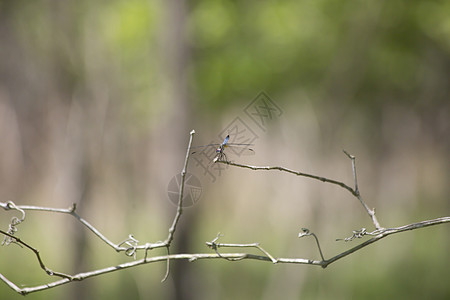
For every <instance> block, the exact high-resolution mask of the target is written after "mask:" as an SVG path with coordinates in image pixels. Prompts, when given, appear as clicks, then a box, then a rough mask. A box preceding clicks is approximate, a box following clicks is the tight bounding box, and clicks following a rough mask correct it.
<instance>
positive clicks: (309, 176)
mask: <svg viewBox="0 0 450 300" xmlns="http://www.w3.org/2000/svg"><path fill="white" fill-rule="evenodd" d="M217 163H222V164H226V165H230V166H235V167H239V168H244V169H250V170H254V171H261V170H264V171H270V170H278V171H282V172H287V173H291V174H294V175H297V176H303V177H308V178H312V179H315V180H319V181H322V182H327V183H331V184H335V185H338V186H340V187H342V188H344V189H346V190H347V191H349V192H350V193H351V194H352V195H353V196H356V192H355V191H354V190H353V188H351V187H349V186H348V185H346V184H345V183H343V182H340V181H337V180H333V179H329V178H325V177H322V176H317V175H313V174H308V173H303V172H299V171H294V170H291V169H288V168H283V167H278V166H271V167H270V166H262V167H261V166H250V165H244V164H238V163H235V162H231V161H225V160H218V161H217Z"/></svg>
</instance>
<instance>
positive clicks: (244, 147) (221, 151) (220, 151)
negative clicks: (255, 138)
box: [192, 135, 255, 162]
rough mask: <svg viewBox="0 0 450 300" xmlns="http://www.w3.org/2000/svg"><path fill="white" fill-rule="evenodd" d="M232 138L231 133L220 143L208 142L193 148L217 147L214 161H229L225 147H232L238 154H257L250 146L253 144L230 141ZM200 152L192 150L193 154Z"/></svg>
mask: <svg viewBox="0 0 450 300" xmlns="http://www.w3.org/2000/svg"><path fill="white" fill-rule="evenodd" d="M229 140H230V135H227V136H226V137H225V139H224V140H223V142H222V143H220V144H208V145H203V146H195V147H192V148H208V147H215V149H216V154H215V157H214V159H213V162H216V161H218V160H220V161H228V159H227V155H226V154H225V148H230V149H231V150H232V151H233V152H234V153H236V154H237V155H239V156H240V155H253V154H255V151H254V150H253V149H252V148H250V146H253V144H239V143H228V141H229ZM195 153H198V151H194V152H192V154H195Z"/></svg>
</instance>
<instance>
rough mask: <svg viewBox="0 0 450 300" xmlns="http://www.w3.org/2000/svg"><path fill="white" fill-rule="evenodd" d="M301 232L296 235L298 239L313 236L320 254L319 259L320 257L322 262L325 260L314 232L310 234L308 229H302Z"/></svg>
mask: <svg viewBox="0 0 450 300" xmlns="http://www.w3.org/2000/svg"><path fill="white" fill-rule="evenodd" d="M302 231H303V232H300V233H299V234H298V237H299V238H301V237H304V236H310V235H311V236H313V237H314V238H315V239H316V243H317V248H319V253H320V257H322V260H325V258H324V257H323V253H322V249H321V248H320V244H319V239H318V238H317V236H316V234H315V233H314V232H310V231H309V229H308V228H302Z"/></svg>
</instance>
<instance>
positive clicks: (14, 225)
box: [2, 201, 25, 247]
mask: <svg viewBox="0 0 450 300" xmlns="http://www.w3.org/2000/svg"><path fill="white" fill-rule="evenodd" d="M8 208H9V209H13V210H17V211H19V212H21V213H22V218H20V219H19V218H18V217H12V218H11V222H10V223H9V225H8V231H7V232H8V233H9V234H10V235H14V234H15V233H16V232H17V230H18V229H17V225H19V224H20V223H22V222H23V221H24V220H25V211H24V210H23V209H20V208H18V207H17V206H16V205H15V204H14V202H12V201H9V202H8ZM9 244H16V245H19V246H21V245H20V244H18V243H17V242H16V239H14V238H12V237H10V236H5V237H4V238H3V241H2V246H4V245H6V246H8V245H9ZM21 247H22V246H21Z"/></svg>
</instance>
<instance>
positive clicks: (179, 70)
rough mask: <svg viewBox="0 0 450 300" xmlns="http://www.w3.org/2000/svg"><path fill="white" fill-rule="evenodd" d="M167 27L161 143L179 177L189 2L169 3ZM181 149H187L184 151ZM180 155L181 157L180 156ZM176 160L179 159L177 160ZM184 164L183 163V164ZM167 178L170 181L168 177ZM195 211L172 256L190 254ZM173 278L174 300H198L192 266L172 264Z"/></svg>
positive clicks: (185, 129)
mask: <svg viewBox="0 0 450 300" xmlns="http://www.w3.org/2000/svg"><path fill="white" fill-rule="evenodd" d="M165 9H166V26H164V27H165V28H164V29H163V36H164V53H163V57H164V58H165V59H164V63H165V64H164V65H163V66H162V69H163V70H164V72H165V76H167V81H166V82H167V83H168V86H167V89H166V90H165V91H164V92H166V93H167V95H165V96H167V97H168V100H169V103H171V104H172V105H171V106H172V109H170V110H169V111H170V114H171V115H170V117H168V118H167V119H166V120H165V121H166V122H168V123H167V124H166V126H164V128H163V130H160V132H161V134H160V137H159V138H158V139H157V140H158V141H164V143H165V147H164V149H166V151H169V152H170V155H165V157H166V158H167V160H166V161H164V168H167V169H168V170H175V172H173V174H172V176H173V175H176V174H178V173H179V172H180V171H181V168H182V166H183V165H182V162H183V161H184V151H185V149H186V145H187V144H186V142H187V141H188V136H189V131H190V130H191V129H192V128H189V126H188V124H190V123H191V122H190V120H189V116H190V115H191V112H190V109H191V106H190V96H189V92H188V73H187V70H188V65H189V60H190V51H189V50H190V49H189V46H188V43H187V40H186V36H187V34H186V28H187V14H188V1H186V0H170V1H166V7H165ZM180 149H183V150H182V151H180ZM180 153H183V154H181V156H180ZM174 158H176V159H174ZM180 162H181V163H180ZM166 178H167V177H166ZM161 186H167V183H166V182H161V184H160V187H161ZM174 213H175V210H174V209H173V206H172V207H170V208H169V211H168V216H169V220H170V219H171V218H173V216H174ZM194 213H195V211H194V210H192V211H189V210H185V211H184V214H183V216H182V218H181V220H180V224H179V226H178V227H177V231H176V233H175V237H174V241H173V246H172V247H171V252H172V253H186V252H189V251H190V250H191V246H190V241H191V236H192V234H193V231H192V226H191V224H192V220H193V218H194V215H193V214H194ZM170 274H171V277H172V279H173V281H174V286H175V291H174V294H173V298H174V299H194V294H193V292H194V291H193V289H192V286H191V285H190V284H189V282H190V278H192V276H193V275H192V270H191V264H189V263H188V262H185V261H173V262H171V273H170Z"/></svg>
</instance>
